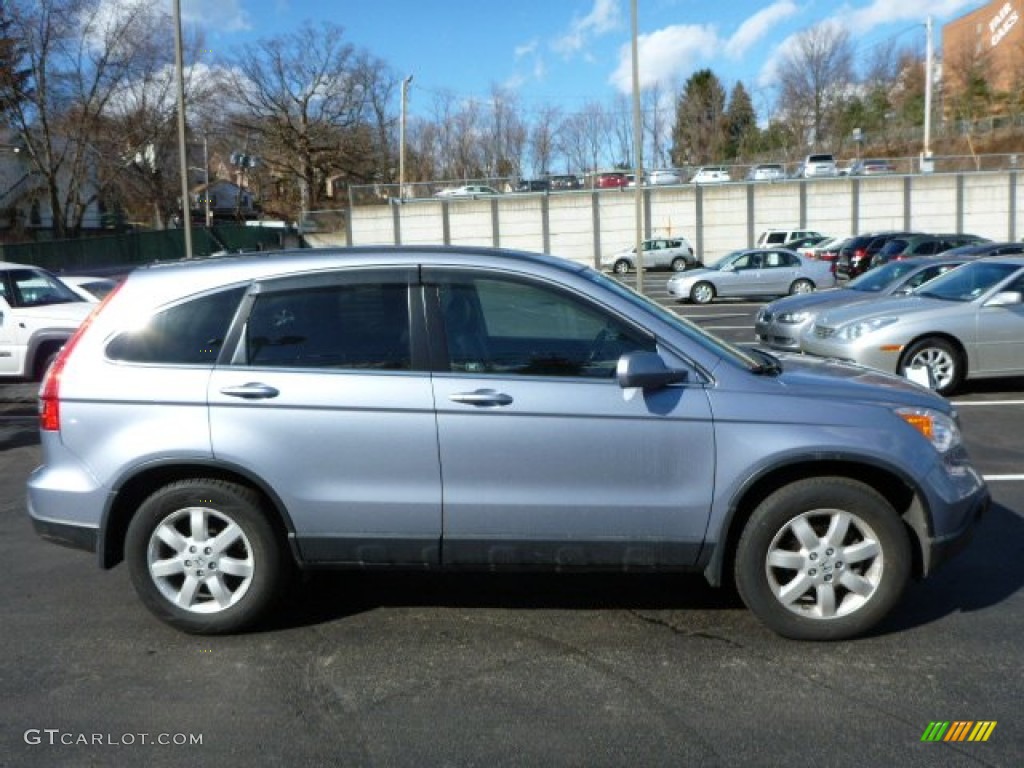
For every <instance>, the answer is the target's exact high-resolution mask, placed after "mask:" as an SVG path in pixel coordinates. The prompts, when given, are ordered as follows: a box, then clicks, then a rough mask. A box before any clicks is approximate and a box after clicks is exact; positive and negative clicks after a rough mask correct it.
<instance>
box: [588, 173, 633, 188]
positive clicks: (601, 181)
mask: <svg viewBox="0 0 1024 768" xmlns="http://www.w3.org/2000/svg"><path fill="white" fill-rule="evenodd" d="M628 184H629V179H627V178H626V174H624V173H599V174H597V176H595V177H594V187H595V188H597V189H620V188H622V187H625V186H627V185H628Z"/></svg>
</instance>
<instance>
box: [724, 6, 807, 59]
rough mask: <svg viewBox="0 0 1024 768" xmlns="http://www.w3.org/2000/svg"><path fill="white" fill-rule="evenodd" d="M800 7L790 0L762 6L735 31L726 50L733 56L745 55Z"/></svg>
mask: <svg viewBox="0 0 1024 768" xmlns="http://www.w3.org/2000/svg"><path fill="white" fill-rule="evenodd" d="M798 10H799V9H798V8H797V5H796V3H794V2H791V1H790V0H782V2H778V3H773V4H772V5H769V6H768V7H767V8H762V9H761V10H760V11H758V12H757V13H755V14H754V15H753V16H751V17H750V18H749V19H747V20H746V21H745V22H743V23H742V24H741V25H740V28H739V29H737V30H736V32H734V33H733V35H732V37H730V38H729V41H728V42H727V43H726V44H725V52H726V54H728V55H729V56H730V57H732V58H739V57H741V56H743V54H745V53H746V52H747V51H748V50H749V49H750V48H751V47H752V46H753V45H755V44H756V43H757V42H759V41H760V40H761V39H762V38H763V37H764V36H765V35H767V34H768V32H769V31H771V29H772V27H774V26H775V25H776V24H778V23H779V22H780V21H782V20H784V19H786V18H788V17H790V16H792V15H793V14H795V13H796V12H797V11H798Z"/></svg>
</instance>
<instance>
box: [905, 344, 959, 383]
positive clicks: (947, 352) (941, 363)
mask: <svg viewBox="0 0 1024 768" xmlns="http://www.w3.org/2000/svg"><path fill="white" fill-rule="evenodd" d="M915 365H922V366H924V367H925V368H928V369H929V370H930V371H931V378H932V382H933V385H932V388H933V389H934V390H935V391H936V392H938V393H939V394H940V395H943V396H946V395H951V394H952V393H953V392H955V391H956V390H957V389H958V388H959V387H960V385H961V384H962V383H963V380H964V363H963V356H962V355H961V354H960V350H959V349H957V348H956V347H955V346H954V345H953V344H951V343H950V342H948V341H946V340H945V339H940V338H938V337H933V338H927V339H921V340H920V341H915V342H914V343H913V344H911V345H910V346H909V347H908V348H907V351H906V352H904V353H903V357H901V358H900V367H899V372H900V374H901V375H904V376H905V375H906V372H907V369H908V368H913V367H914V366H915Z"/></svg>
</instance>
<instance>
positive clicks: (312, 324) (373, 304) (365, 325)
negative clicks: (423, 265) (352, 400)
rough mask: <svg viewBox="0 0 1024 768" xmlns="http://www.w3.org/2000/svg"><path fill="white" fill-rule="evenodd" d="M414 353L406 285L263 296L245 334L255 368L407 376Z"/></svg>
mask: <svg viewBox="0 0 1024 768" xmlns="http://www.w3.org/2000/svg"><path fill="white" fill-rule="evenodd" d="M410 349H411V348H410V344H409V301H408V288H407V286H406V284H405V283H359V284H351V285H330V286H316V287H309V288H299V289H295V290H287V291H274V292H268V293H265V294H259V295H257V297H256V300H255V303H254V304H253V308H252V313H251V314H250V315H249V320H248V322H247V323H246V329H245V350H246V362H247V363H248V364H249V365H252V366H270V367H285V368H342V369H360V370H385V371H406V370H409V369H410V368H411V367H412V356H411V351H410Z"/></svg>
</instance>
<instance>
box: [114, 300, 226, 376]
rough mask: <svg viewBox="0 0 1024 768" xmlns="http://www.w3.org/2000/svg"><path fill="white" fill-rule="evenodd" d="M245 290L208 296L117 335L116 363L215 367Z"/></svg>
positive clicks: (154, 316)
mask: <svg viewBox="0 0 1024 768" xmlns="http://www.w3.org/2000/svg"><path fill="white" fill-rule="evenodd" d="M244 294H245V287H244V286H242V287H238V288H232V289H230V290H227V291H220V292H218V293H212V294H207V295H206V296H201V297H199V298H197V299H191V300H189V301H185V302H183V303H181V304H177V305H175V306H173V307H170V308H169V309H165V310H163V311H162V312H158V313H157V314H155V315H153V317H151V318H150V319H149V321H148V322H147V323H146V324H145V325H144V326H143V327H142V328H140V329H138V330H133V331H128V332H125V333H122V334H120V335H118V336H115V337H114V339H113V341H111V342H110V344H108V345H107V356H108V357H109V358H110V359H112V360H122V361H125V362H131V363H164V364H177V365H212V364H213V363H214V362H216V360H217V356H218V355H219V354H220V350H221V347H222V346H223V344H224V337H225V336H226V335H227V332H228V328H229V327H230V325H231V320H232V319H233V318H234V316H235V312H236V311H237V309H238V304H239V302H240V301H241V300H242V296H243V295H244Z"/></svg>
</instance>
